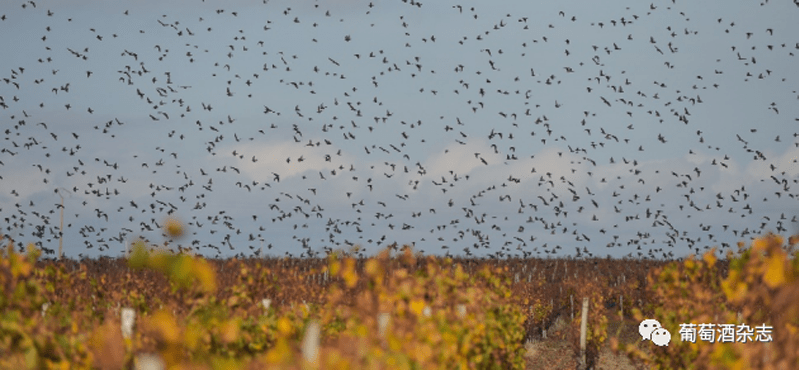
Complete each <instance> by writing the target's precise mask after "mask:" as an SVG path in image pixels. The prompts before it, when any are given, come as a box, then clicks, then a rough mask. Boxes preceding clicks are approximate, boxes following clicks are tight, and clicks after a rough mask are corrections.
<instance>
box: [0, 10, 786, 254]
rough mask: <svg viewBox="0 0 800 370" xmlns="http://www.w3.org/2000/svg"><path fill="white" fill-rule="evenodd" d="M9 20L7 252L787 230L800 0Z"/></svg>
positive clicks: (606, 244)
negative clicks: (169, 230)
mask: <svg viewBox="0 0 800 370" xmlns="http://www.w3.org/2000/svg"><path fill="white" fill-rule="evenodd" d="M0 34H3V35H4V37H3V38H2V40H0V47H2V49H3V50H4V53H3V57H2V58H0V108H2V109H1V110H0V129H2V141H1V142H0V227H2V230H0V233H2V234H5V235H7V236H8V237H11V238H13V239H14V241H15V242H16V243H17V245H18V246H20V247H21V246H23V245H25V244H27V243H29V242H33V243H36V244H37V245H39V246H41V247H42V248H44V249H45V251H46V252H48V253H56V252H57V250H58V245H59V239H60V238H59V237H60V236H63V249H64V254H65V255H66V256H68V257H73V258H75V257H86V256H88V257H97V256H112V257H113V256H119V255H121V254H122V253H124V251H125V249H126V245H129V243H131V242H132V241H134V240H136V239H137V238H143V239H145V240H147V241H148V243H150V244H151V245H159V244H163V243H165V242H167V243H168V244H169V245H170V246H171V247H176V246H178V245H180V246H185V247H191V248H192V249H193V250H194V251H195V252H196V253H199V254H202V255H205V256H208V257H216V256H220V257H230V256H233V255H252V254H253V253H256V252H257V253H259V255H261V256H264V255H272V256H289V255H291V256H303V257H306V256H320V255H324V254H325V253H326V251H330V250H335V249H344V250H350V249H351V248H353V247H354V246H358V247H359V251H360V253H362V254H365V255H371V254H374V253H376V252H378V251H379V250H381V249H383V248H385V247H386V246H387V245H389V244H391V243H393V242H397V243H398V244H400V245H403V244H413V245H414V247H415V249H416V250H419V251H422V252H425V253H426V254H437V255H446V254H449V255H453V256H455V255H459V256H465V255H466V256H478V257H486V256H492V257H501V258H504V257H508V256H518V257H538V258H552V257H566V256H572V257H578V258H582V257H606V256H611V257H615V258H619V257H629V258H648V259H653V258H655V259H666V258H669V259H671V258H680V257H685V256H687V255H690V254H701V253H704V252H705V251H706V250H708V249H710V248H713V247H717V250H718V251H719V253H720V255H723V253H724V252H725V251H727V250H736V249H737V248H736V245H737V242H739V241H744V242H746V243H747V242H748V241H749V240H750V239H752V238H753V237H757V236H759V235H761V234H762V233H765V232H775V233H778V234H780V235H784V236H790V235H794V234H797V232H798V217H797V216H798V162H797V157H798V59H797V53H798V17H797V4H791V3H787V2H777V1H772V2H769V1H765V2H763V3H758V2H737V3H730V2H723V1H705V2H682V1H677V2H672V1H654V2H652V3H645V2H639V1H608V2H583V1H582V2H578V1H563V2H545V3H542V2H529V1H498V2H492V4H491V6H489V5H488V4H487V3H485V2H477V1H473V2H470V1H459V2H453V1H435V2H427V1H425V2H418V1H410V0H408V1H406V0H402V1H381V2H378V1H373V2H369V1H362V0H339V1H304V2H297V1H281V0H269V1H264V2H259V3H256V2H252V1H224V2H223V1H167V2H164V1H149V0H145V1H137V2H127V1H102V2H101V1H96V0H76V1H70V2H61V1H7V2H4V3H3V5H2V6H0ZM62 198H63V203H64V217H63V223H64V227H63V232H62V230H61V229H60V226H59V223H60V210H61V209H60V203H61V202H62ZM168 217H173V218H175V219H177V220H180V221H181V222H183V223H184V224H185V225H186V234H185V235H184V237H183V238H181V239H177V240H167V238H166V237H165V236H164V235H163V230H162V226H163V225H164V222H165V221H166V220H167V218H168ZM51 256H52V254H51Z"/></svg>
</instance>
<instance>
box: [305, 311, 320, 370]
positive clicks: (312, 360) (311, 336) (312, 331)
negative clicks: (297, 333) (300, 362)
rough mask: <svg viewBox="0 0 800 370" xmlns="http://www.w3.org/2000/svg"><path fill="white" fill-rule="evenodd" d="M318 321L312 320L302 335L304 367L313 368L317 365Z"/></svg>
mask: <svg viewBox="0 0 800 370" xmlns="http://www.w3.org/2000/svg"><path fill="white" fill-rule="evenodd" d="M319 331H320V328H319V323H318V322H316V321H312V322H311V323H310V324H308V327H307V328H306V334H305V336H304V337H303V359H304V360H305V361H306V362H305V363H304V365H305V366H303V368H304V369H315V368H318V367H319V361H318V360H319Z"/></svg>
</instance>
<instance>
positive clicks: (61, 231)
mask: <svg viewBox="0 0 800 370" xmlns="http://www.w3.org/2000/svg"><path fill="white" fill-rule="evenodd" d="M59 189H62V190H64V191H66V192H67V193H69V192H70V191H69V190H67V189H64V188H56V193H58V196H59V197H61V221H60V224H59V226H58V231H59V236H58V260H59V261H60V260H61V256H63V250H64V196H63V195H61V193H59V192H58V190H59Z"/></svg>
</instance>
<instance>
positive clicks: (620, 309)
mask: <svg viewBox="0 0 800 370" xmlns="http://www.w3.org/2000/svg"><path fill="white" fill-rule="evenodd" d="M623 317H625V310H624V309H623V307H622V294H620V295H619V318H620V320H622V318H623Z"/></svg>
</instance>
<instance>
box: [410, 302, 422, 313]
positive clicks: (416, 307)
mask: <svg viewBox="0 0 800 370" xmlns="http://www.w3.org/2000/svg"><path fill="white" fill-rule="evenodd" d="M410 308H411V312H413V313H414V314H416V315H417V316H419V315H422V310H423V309H425V301H423V300H421V299H415V300H413V301H411V307H410Z"/></svg>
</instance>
